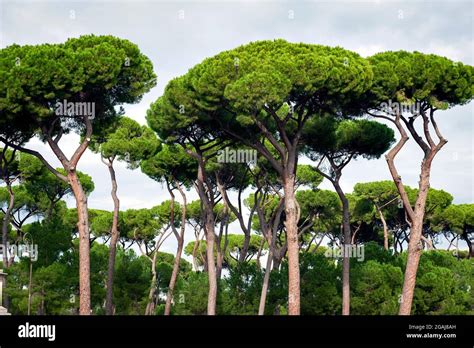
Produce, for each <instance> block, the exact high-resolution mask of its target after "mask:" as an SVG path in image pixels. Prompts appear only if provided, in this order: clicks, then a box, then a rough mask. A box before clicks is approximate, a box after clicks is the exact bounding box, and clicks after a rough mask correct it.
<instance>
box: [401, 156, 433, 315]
mask: <svg viewBox="0 0 474 348" xmlns="http://www.w3.org/2000/svg"><path fill="white" fill-rule="evenodd" d="M429 186H430V165H429V163H426V162H425V161H423V164H422V169H421V175H420V185H419V191H418V197H417V199H416V203H415V209H414V214H413V218H412V221H411V226H410V241H409V242H408V255H407V265H406V269H405V278H404V281H403V289H402V297H401V303H400V309H399V312H398V313H399V314H400V315H410V313H411V307H412V303H413V295H414V293H415V284H416V274H417V271H418V264H419V262H420V256H421V252H422V249H423V248H422V246H421V237H422V233H423V218H424V216H425V206H426V198H427V197H428V190H429Z"/></svg>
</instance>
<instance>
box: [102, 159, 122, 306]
mask: <svg viewBox="0 0 474 348" xmlns="http://www.w3.org/2000/svg"><path fill="white" fill-rule="evenodd" d="M107 167H108V168H109V173H110V181H111V182H112V192H111V195H112V200H113V201H114V212H113V216H112V228H111V229H110V234H111V238H110V247H109V263H108V271H107V289H106V291H107V293H106V299H105V313H106V314H107V315H113V314H114V304H113V287H114V271H115V256H116V252H117V242H118V240H119V238H120V231H119V228H118V221H119V210H120V200H119V199H118V196H117V180H116V178H115V170H114V167H113V158H112V159H109V160H108V163H107Z"/></svg>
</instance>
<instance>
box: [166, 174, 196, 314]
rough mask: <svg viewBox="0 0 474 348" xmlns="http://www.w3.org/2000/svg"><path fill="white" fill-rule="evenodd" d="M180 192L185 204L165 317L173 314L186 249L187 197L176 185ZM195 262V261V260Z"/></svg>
mask: <svg viewBox="0 0 474 348" xmlns="http://www.w3.org/2000/svg"><path fill="white" fill-rule="evenodd" d="M176 186H177V187H178V190H179V192H180V193H181V197H182V198H183V204H182V206H181V227H180V234H179V238H178V249H177V251H176V257H175V259H174V264H173V273H171V279H170V284H169V286H168V294H167V296H166V304H165V315H170V313H171V302H172V300H173V293H174V287H175V285H176V280H177V279H178V272H179V263H180V262H181V255H182V253H183V248H184V232H185V230H186V204H187V201H186V195H185V194H184V191H183V190H182V188H181V187H180V186H179V183H176ZM193 260H194V259H193Z"/></svg>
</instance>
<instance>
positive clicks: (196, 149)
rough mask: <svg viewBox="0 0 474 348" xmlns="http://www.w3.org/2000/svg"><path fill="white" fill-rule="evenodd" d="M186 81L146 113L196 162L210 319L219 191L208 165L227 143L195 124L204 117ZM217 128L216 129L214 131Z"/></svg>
mask: <svg viewBox="0 0 474 348" xmlns="http://www.w3.org/2000/svg"><path fill="white" fill-rule="evenodd" d="M184 82H185V79H184V78H183V77H180V78H176V79H174V80H171V81H170V82H169V83H168V85H167V86H166V88H165V92H164V95H163V96H162V97H160V98H159V99H158V100H157V101H156V102H155V103H153V104H152V105H151V107H150V109H149V110H148V112H147V122H148V125H149V126H150V128H152V129H153V130H154V131H156V132H157V134H158V135H159V137H160V139H162V140H163V141H165V142H167V143H170V144H176V145H179V146H181V147H182V149H183V150H184V151H186V153H187V154H188V155H189V156H191V157H192V158H193V159H194V160H195V161H196V162H197V176H196V179H195V182H194V186H195V188H196V191H197V193H198V195H199V199H200V201H201V204H202V207H203V209H202V213H203V221H204V224H203V229H204V232H205V237H206V244H207V247H206V257H207V263H206V265H207V274H208V277H209V293H208V309H207V313H208V314H209V315H215V314H216V303H217V267H216V264H215V257H214V249H215V248H214V245H215V241H216V232H215V221H216V216H215V214H214V207H215V205H216V190H215V187H214V185H213V181H212V180H211V178H210V176H209V173H208V171H207V163H208V161H209V160H210V159H211V158H213V157H215V156H216V154H217V151H218V150H219V149H220V148H221V147H223V146H225V145H226V142H225V141H223V140H221V139H219V137H218V136H216V135H215V134H213V132H212V131H211V130H212V128H213V127H212V124H211V123H210V122H201V123H200V124H198V123H196V119H197V118H199V115H201V116H200V118H203V117H204V114H203V112H202V111H200V109H199V108H198V107H197V106H196V104H195V103H196V101H197V99H196V97H195V95H194V93H193V92H192V91H191V90H189V89H187V88H186V86H185V84H184ZM214 128H215V127H214Z"/></svg>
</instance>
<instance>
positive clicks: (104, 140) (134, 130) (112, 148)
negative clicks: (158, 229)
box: [89, 117, 160, 315]
mask: <svg viewBox="0 0 474 348" xmlns="http://www.w3.org/2000/svg"><path fill="white" fill-rule="evenodd" d="M89 146H90V148H91V150H92V151H93V152H97V153H99V154H100V157H101V160H102V162H103V163H104V164H105V165H106V166H107V168H108V169H109V174H110V181H111V183H112V192H111V194H112V200H113V202H114V211H113V218H112V225H111V228H110V235H111V238H110V248H109V266H108V267H109V268H108V274H107V294H106V305H105V307H106V314H107V315H112V314H113V282H114V280H113V279H114V269H115V254H116V249H117V242H118V240H119V238H120V229H119V211H120V200H119V198H118V196H117V189H118V184H117V179H116V174H115V169H114V161H115V160H116V159H117V160H119V161H123V162H125V163H126V164H127V165H128V167H129V168H131V169H135V168H137V167H138V166H139V164H140V161H141V160H143V159H146V158H148V157H150V156H152V155H154V154H155V153H156V151H158V149H159V146H160V142H159V141H158V139H157V138H156V135H155V133H154V132H153V131H152V130H151V129H149V128H148V127H146V126H141V125H140V124H139V123H138V122H136V121H134V120H132V119H131V118H128V117H120V118H119V119H116V120H114V121H113V122H112V124H110V125H109V127H103V128H102V129H100V133H99V132H97V133H96V134H94V135H93V136H92V137H91V141H90V145H89Z"/></svg>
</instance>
